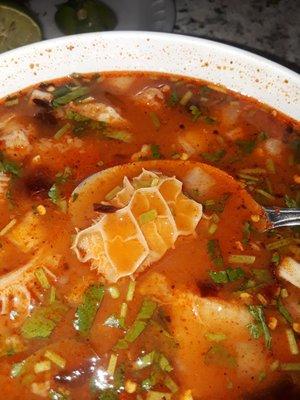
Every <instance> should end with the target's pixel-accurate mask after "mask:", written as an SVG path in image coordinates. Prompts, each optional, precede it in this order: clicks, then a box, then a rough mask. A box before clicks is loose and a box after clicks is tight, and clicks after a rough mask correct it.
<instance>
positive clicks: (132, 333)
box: [115, 299, 157, 349]
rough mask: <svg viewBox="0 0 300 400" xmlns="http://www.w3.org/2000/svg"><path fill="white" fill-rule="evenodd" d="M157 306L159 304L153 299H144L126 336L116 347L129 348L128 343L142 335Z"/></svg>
mask: <svg viewBox="0 0 300 400" xmlns="http://www.w3.org/2000/svg"><path fill="white" fill-rule="evenodd" d="M156 307H157V304H156V303H155V302H154V301H152V300H149V299H145V300H144V301H143V303H142V305H141V308H140V311H139V312H138V315H137V317H136V319H135V321H134V322H133V324H132V325H131V327H129V329H128V330H127V331H126V333H125V336H124V338H122V339H120V340H119V341H118V343H117V344H116V346H115V347H116V348H117V349H127V347H128V343H133V342H134V341H135V340H136V339H137V338H138V337H139V336H140V334H141V333H142V332H143V331H144V330H145V328H146V326H147V323H148V321H149V320H150V318H151V317H152V315H153V313H154V311H155V309H156Z"/></svg>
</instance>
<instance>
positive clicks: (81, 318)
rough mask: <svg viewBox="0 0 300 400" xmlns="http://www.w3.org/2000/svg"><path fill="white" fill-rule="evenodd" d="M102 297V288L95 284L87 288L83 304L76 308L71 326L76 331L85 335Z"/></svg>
mask: <svg viewBox="0 0 300 400" xmlns="http://www.w3.org/2000/svg"><path fill="white" fill-rule="evenodd" d="M103 296H104V286H103V285H100V284H97V285H92V286H90V287H88V288H87V289H86V291H85V293H84V296H83V302H82V303H81V304H80V305H79V307H78V308H77V311H76V313H75V320H74V322H73V325H74V327H75V329H76V330H77V331H79V332H80V333H81V334H83V335H87V334H88V332H89V330H90V329H91V326H92V324H93V322H94V319H95V316H96V313H97V311H98V308H99V307H100V304H101V302H102V299H103Z"/></svg>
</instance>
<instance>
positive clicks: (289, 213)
mask: <svg viewBox="0 0 300 400" xmlns="http://www.w3.org/2000/svg"><path fill="white" fill-rule="evenodd" d="M263 209H264V211H265V213H266V217H267V219H268V220H269V221H270V223H271V226H268V228H267V229H272V228H279V227H281V226H299V225H300V208H275V207H274V208H272V207H263Z"/></svg>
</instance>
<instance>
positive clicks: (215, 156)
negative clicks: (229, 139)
mask: <svg viewBox="0 0 300 400" xmlns="http://www.w3.org/2000/svg"><path fill="white" fill-rule="evenodd" d="M225 154H226V151H225V150H224V149H221V150H217V151H215V152H212V153H206V152H203V153H202V154H201V155H202V157H203V158H204V160H205V161H209V162H213V163H216V162H218V161H220V160H222V158H223V157H224V156H225Z"/></svg>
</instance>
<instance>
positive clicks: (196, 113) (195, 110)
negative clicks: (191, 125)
mask: <svg viewBox="0 0 300 400" xmlns="http://www.w3.org/2000/svg"><path fill="white" fill-rule="evenodd" d="M189 110H190V113H191V115H192V121H193V122H196V121H198V119H199V118H200V117H201V115H202V112H201V111H200V110H199V108H198V107H197V106H194V105H193V106H190V108H189Z"/></svg>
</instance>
